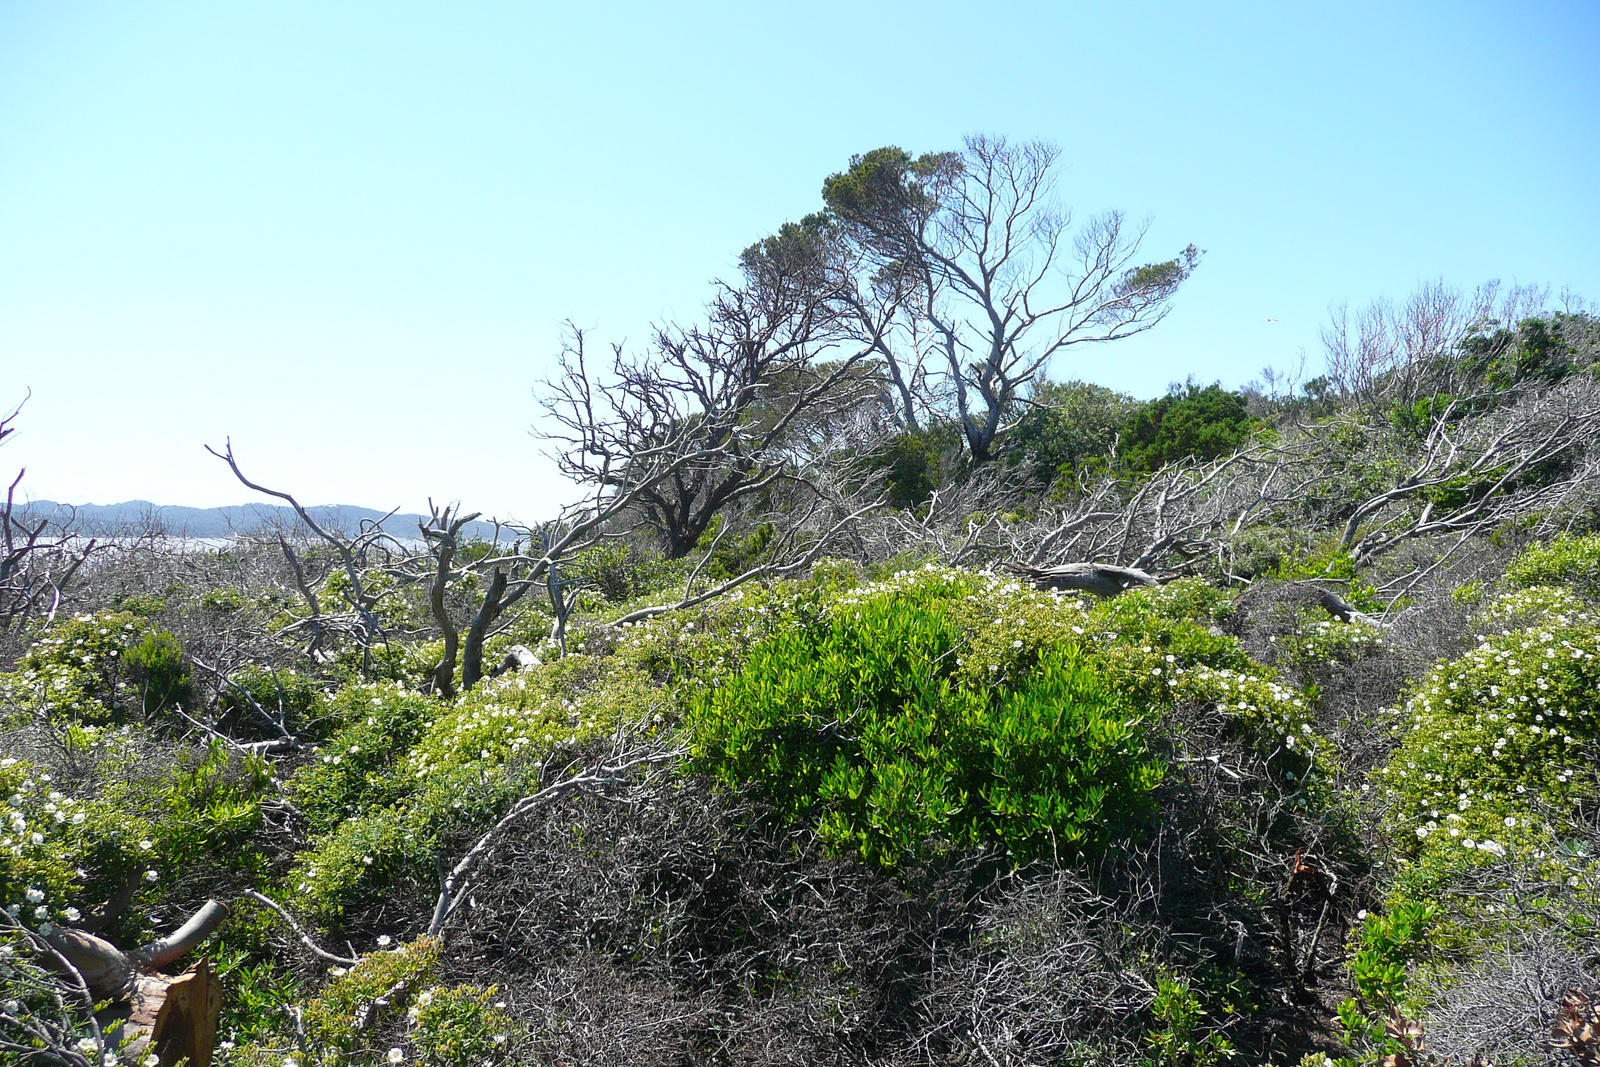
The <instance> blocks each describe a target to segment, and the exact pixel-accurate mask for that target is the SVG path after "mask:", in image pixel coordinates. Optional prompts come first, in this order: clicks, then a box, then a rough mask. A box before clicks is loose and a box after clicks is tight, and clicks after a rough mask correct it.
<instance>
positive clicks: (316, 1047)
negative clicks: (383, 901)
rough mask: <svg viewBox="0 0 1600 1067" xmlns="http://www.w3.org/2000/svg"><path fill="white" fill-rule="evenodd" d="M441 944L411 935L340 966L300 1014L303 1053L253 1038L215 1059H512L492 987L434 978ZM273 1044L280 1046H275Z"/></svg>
mask: <svg viewBox="0 0 1600 1067" xmlns="http://www.w3.org/2000/svg"><path fill="white" fill-rule="evenodd" d="M439 947H440V946H439V943H438V942H437V941H433V940H429V939H426V938H424V939H421V940H418V941H414V942H412V943H410V944H408V945H405V946H402V947H401V948H398V949H394V950H392V951H385V952H376V953H373V954H372V955H369V956H366V957H364V958H363V959H362V960H361V961H360V962H359V963H357V964H356V965H355V966H354V967H351V968H349V969H348V970H346V969H344V968H339V969H337V970H336V971H335V972H334V979H333V981H332V982H330V983H329V984H328V986H327V988H326V989H324V990H323V992H322V994H321V995H320V996H318V997H316V998H315V999H313V1000H312V1001H311V1002H310V1003H308V1004H307V1005H306V1006H305V1008H304V1010H303V1011H302V1012H301V1014H300V1019H299V1025H300V1027H301V1028H302V1029H303V1037H302V1038H301V1040H302V1041H303V1044H304V1047H305V1048H306V1049H307V1050H308V1053H307V1055H305V1056H302V1054H301V1053H300V1052H299V1051H294V1052H291V1053H289V1055H288V1056H287V1057H285V1055H284V1052H283V1046H284V1045H285V1044H289V1043H291V1042H295V1038H292V1037H289V1036H288V1035H285V1037H284V1039H283V1041H281V1042H270V1041H268V1040H259V1039H258V1040H257V1041H256V1042H254V1043H252V1044H250V1045H247V1046H245V1047H243V1048H240V1049H237V1050H234V1051H233V1052H231V1053H229V1054H227V1055H225V1056H224V1058H223V1059H221V1060H220V1061H219V1062H220V1063H221V1064H223V1065H224V1067H227V1065H237V1067H268V1065H270V1067H285V1065H289V1064H293V1065H297V1067H384V1065H387V1064H395V1063H417V1064H422V1065H423V1067H482V1065H485V1064H488V1065H490V1067H493V1065H495V1064H500V1063H508V1062H513V1060H514V1058H515V1055H516V1053H517V1049H518V1042H517V1041H516V1040H515V1030H514V1024H513V1023H512V1020H511V1018H510V1017H509V1016H507V1015H506V1013H505V1005H504V1004H496V1003H491V1001H493V998H494V995H495V990H494V988H493V987H490V988H488V989H482V988H479V987H476V986H470V985H458V986H444V985H439V984H438V983H437V982H435V981H434V971H435V969H436V968H437V966H438V962H439ZM274 1045H277V1047H273V1046H274Z"/></svg>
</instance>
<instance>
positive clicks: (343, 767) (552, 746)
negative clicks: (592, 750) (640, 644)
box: [289, 654, 664, 923]
mask: <svg viewBox="0 0 1600 1067" xmlns="http://www.w3.org/2000/svg"><path fill="white" fill-rule="evenodd" d="M663 703H664V702H663V698H662V696H661V694H660V693H658V692H656V691H655V690H654V689H653V688H652V686H651V684H650V679H649V678H648V676H646V675H644V674H643V673H642V672H640V671H637V670H630V669H628V668H626V667H624V666H622V665H621V664H619V663H618V662H617V661H616V660H615V659H607V660H601V659H598V658H595V657H590V656H585V655H581V654H574V655H571V656H568V657H565V658H563V659H561V660H558V661H556V662H554V663H549V664H542V665H540V666H538V667H535V668H533V669H530V670H526V671H519V672H517V673H515V674H508V675H504V676H502V677H500V678H496V679H491V680H489V681H487V682H485V683H484V684H483V685H481V686H479V687H478V688H476V689H474V690H472V691H471V692H469V693H467V694H464V695H463V696H462V697H460V698H459V699H458V700H457V701H456V702H455V703H453V704H440V703H439V702H438V701H435V700H433V699H432V698H429V697H425V696H421V695H419V694H417V693H414V692H410V691H408V690H406V689H405V688H404V687H403V686H400V685H398V684H396V683H369V684H365V685H358V686H351V687H348V688H346V689H345V690H343V691H342V692H341V693H340V694H339V695H338V696H337V697H335V698H334V699H333V700H332V701H331V702H330V705H329V706H330V709H331V710H332V711H333V713H334V714H335V715H336V716H337V717H338V718H339V720H340V721H342V722H345V723H347V725H346V726H344V727H343V728H341V729H340V730H338V731H336V732H335V733H334V734H333V735H332V736H331V737H330V738H329V739H328V741H327V742H326V743H325V744H323V745H322V746H321V747H320V748H319V749H318V750H317V753H316V757H315V760H316V761H315V762H314V763H312V764H311V765H309V766H308V767H307V768H306V769H305V770H303V771H301V772H300V774H298V775H296V777H295V779H294V781H293V783H292V786H291V788H292V791H293V794H294V796H295V797H296V798H297V801H298V802H299V804H300V805H301V807H302V810H303V811H304V812H305V813H306V815H307V817H308V819H309V820H310V821H311V823H312V826H313V828H314V829H315V830H316V831H317V832H318V833H319V835H320V836H319V837H318V839H317V842H316V844H315V846H314V847H313V848H312V849H310V850H309V851H308V852H306V853H303V854H302V855H301V857H300V860H299V862H298V863H297V865H296V867H295V870H294V871H293V872H291V875H290V878H289V885H290V886H291V887H293V889H294V892H295V894H296V901H295V902H296V904H297V906H299V907H301V908H303V909H304V910H306V911H307V912H308V913H310V914H311V915H313V916H315V917H317V918H318V919H319V920H320V921H323V922H327V923H335V922H338V921H340V919H341V918H342V917H343V916H344V914H345V912H346V910H347V909H348V908H349V907H350V906H351V905H352V904H354V903H357V902H359V901H361V900H363V899H365V898H367V897H368V896H369V895H370V891H371V890H372V889H373V888H375V887H378V886H383V885H391V884H394V883H395V882H396V881H398V880H403V879H406V878H413V879H415V880H417V881H418V882H419V883H420V884H429V883H431V882H432V880H433V879H434V857H435V856H437V855H438V854H439V851H440V849H441V848H442V847H443V845H442V839H443V837H444V835H446V834H448V833H453V834H456V835H461V834H464V833H470V832H472V831H473V830H474V829H475V828H478V827H481V826H484V825H486V824H487V823H489V822H491V821H492V820H493V819H494V818H495V817H496V816H497V815H498V813H499V812H500V811H501V810H502V809H503V808H504V806H505V804H506V803H508V802H509V801H510V800H512V799H514V798H515V797H516V796H517V795H519V794H520V792H522V791H524V790H525V789H527V788H528V787H529V786H530V785H531V782H532V780H533V779H534V778H535V777H536V776H537V775H538V773H539V768H540V766H541V764H542V762H543V761H544V760H545V759H546V758H547V757H548V756H550V755H551V754H552V753H555V752H561V751H572V752H574V753H575V752H576V751H577V749H578V748H579V747H580V746H582V745H583V744H585V743H587V742H589V741H591V740H594V739H596V738H601V737H605V736H608V735H609V734H610V733H611V732H613V731H614V730H616V729H617V727H618V725H619V724H620V723H624V722H626V723H628V724H629V725H630V726H636V727H638V728H643V729H650V728H654V727H655V726H656V725H657V724H658V723H660V722H661V721H664V720H663V719H662V718H661V715H660V711H659V710H658V709H660V708H661V707H662V706H663ZM652 720H654V721H652Z"/></svg>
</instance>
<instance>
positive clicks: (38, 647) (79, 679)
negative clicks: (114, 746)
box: [0, 611, 193, 723]
mask: <svg viewBox="0 0 1600 1067" xmlns="http://www.w3.org/2000/svg"><path fill="white" fill-rule="evenodd" d="M192 696H193V692H192V689H191V686H190V681H189V671H188V667H187V665H186V663H185V661H184V657H183V649H182V647H181V646H180V645H179V644H178V639H177V638H176V637H174V636H173V635H172V634H171V633H169V632H167V631H166V630H158V629H154V628H152V627H151V626H150V625H149V624H148V623H147V622H145V621H144V620H143V619H141V618H140V617H138V616H136V615H134V614H132V613H130V612H126V611H120V612H101V613H99V614H97V615H79V616H77V617H75V618H72V619H70V620H68V621H67V622H64V623H61V624H60V625H58V626H56V627H54V628H52V629H50V630H48V631H46V633H45V634H44V635H43V636H41V637H40V638H39V639H38V640H37V641H35V642H34V643H33V645H32V646H30V647H29V649H28V651H27V653H26V654H25V655H24V656H23V657H22V659H21V661H20V662H19V663H18V664H17V669H16V670H15V671H13V672H11V673H9V674H3V675H0V698H4V699H6V700H7V701H9V702H10V703H11V704H13V705H14V706H16V707H17V708H18V709H20V710H22V711H25V712H32V713H34V714H36V715H41V716H44V717H46V718H54V719H59V720H62V721H73V722H82V723H122V722H130V721H138V720H143V719H146V718H150V717H153V716H156V715H159V714H160V713H161V712H163V711H166V710H168V709H170V708H172V707H174V706H179V705H182V704H185V703H188V702H190V701H191V699H192Z"/></svg>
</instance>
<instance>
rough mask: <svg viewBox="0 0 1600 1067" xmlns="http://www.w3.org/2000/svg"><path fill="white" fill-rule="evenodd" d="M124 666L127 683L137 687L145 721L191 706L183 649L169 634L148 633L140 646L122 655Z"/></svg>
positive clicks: (156, 631) (163, 631)
mask: <svg viewBox="0 0 1600 1067" xmlns="http://www.w3.org/2000/svg"><path fill="white" fill-rule="evenodd" d="M122 663H123V667H124V668H125V669H126V671H127V677H128V680H129V681H130V682H132V683H133V685H134V686H135V687H136V690H137V692H138V696H139V704H140V709H141V711H142V713H143V715H144V716H145V717H147V718H148V717H149V716H151V715H154V714H157V713H159V712H162V711H166V710H168V709H170V708H173V707H180V706H182V705H184V704H188V703H191V698H192V696H193V691H192V688H191V686H190V684H189V668H188V666H187V665H186V664H185V663H184V660H183V646H182V645H180V644H178V639H177V638H176V637H174V636H173V635H172V634H171V633H169V632H168V631H166V630H150V631H146V632H145V634H144V636H143V637H141V638H140V639H139V642H138V643H137V644H135V645H133V646H131V647H130V648H128V649H127V651H126V652H124V653H123V657H122Z"/></svg>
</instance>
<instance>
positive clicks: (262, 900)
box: [244, 889, 361, 967]
mask: <svg viewBox="0 0 1600 1067" xmlns="http://www.w3.org/2000/svg"><path fill="white" fill-rule="evenodd" d="M244 895H245V896H247V897H249V898H250V899H251V900H253V901H255V902H256V903H257V904H265V905H266V906H267V907H269V908H271V909H272V910H273V911H275V912H277V913H278V918H280V919H282V920H283V921H284V922H285V923H288V924H289V929H291V930H293V931H294V934H295V936H296V937H298V938H299V939H300V943H301V944H302V945H304V946H305V947H306V948H308V949H310V950H311V951H312V952H313V953H315V954H316V955H317V956H318V957H319V958H321V959H325V960H327V961H328V962H329V963H337V964H339V965H341V966H344V967H354V966H355V965H356V964H357V963H360V962H361V961H360V960H353V959H351V958H349V957H348V956H335V955H334V954H333V953H331V952H329V951H328V950H327V949H325V948H323V947H322V946H320V945H318V944H317V943H316V942H315V941H313V940H311V935H310V934H308V933H306V932H305V931H304V930H303V929H301V927H300V924H299V923H297V922H295V921H294V916H293V915H290V914H289V913H288V912H287V911H285V910H284V909H283V906H282V905H280V904H279V903H278V902H277V901H275V900H273V899H272V898H271V897H266V896H263V895H261V894H260V893H257V892H256V891H255V890H254V889H246V890H245V891H244Z"/></svg>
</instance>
